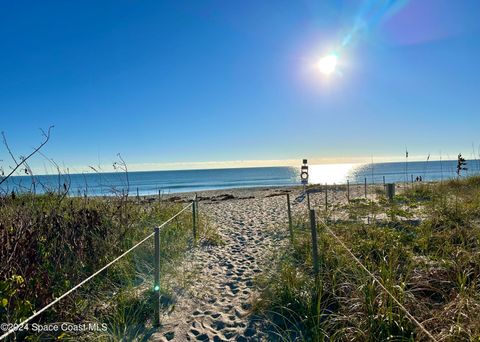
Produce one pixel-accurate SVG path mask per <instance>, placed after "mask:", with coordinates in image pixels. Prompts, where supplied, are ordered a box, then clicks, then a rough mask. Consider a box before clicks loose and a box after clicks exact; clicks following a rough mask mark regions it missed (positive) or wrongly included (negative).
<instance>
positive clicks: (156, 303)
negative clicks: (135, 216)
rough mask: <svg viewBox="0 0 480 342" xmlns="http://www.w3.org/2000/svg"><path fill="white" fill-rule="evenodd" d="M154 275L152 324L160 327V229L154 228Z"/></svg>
mask: <svg viewBox="0 0 480 342" xmlns="http://www.w3.org/2000/svg"><path fill="white" fill-rule="evenodd" d="M154 231H155V263H154V264H155V274H154V283H153V295H154V298H153V305H154V308H153V313H154V317H153V322H154V325H155V326H157V327H158V326H159V325H160V228H158V227H155V228H154Z"/></svg>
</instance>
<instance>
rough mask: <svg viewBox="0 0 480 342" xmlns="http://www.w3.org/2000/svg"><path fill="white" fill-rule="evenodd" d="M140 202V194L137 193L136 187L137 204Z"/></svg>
mask: <svg viewBox="0 0 480 342" xmlns="http://www.w3.org/2000/svg"><path fill="white" fill-rule="evenodd" d="M139 200H140V194H139V192H138V186H137V202H138V201H139Z"/></svg>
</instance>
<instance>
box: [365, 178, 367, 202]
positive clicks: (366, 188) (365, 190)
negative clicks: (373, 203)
mask: <svg viewBox="0 0 480 342" xmlns="http://www.w3.org/2000/svg"><path fill="white" fill-rule="evenodd" d="M365 198H367V177H365Z"/></svg>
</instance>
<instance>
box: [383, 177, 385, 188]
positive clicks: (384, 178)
mask: <svg viewBox="0 0 480 342" xmlns="http://www.w3.org/2000/svg"><path fill="white" fill-rule="evenodd" d="M383 186H385V176H383Z"/></svg>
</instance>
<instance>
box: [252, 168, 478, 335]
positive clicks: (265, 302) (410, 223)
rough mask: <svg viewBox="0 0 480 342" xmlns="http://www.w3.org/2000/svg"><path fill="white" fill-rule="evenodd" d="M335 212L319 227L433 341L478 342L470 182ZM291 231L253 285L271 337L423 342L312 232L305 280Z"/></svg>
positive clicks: (302, 248) (299, 238)
mask: <svg viewBox="0 0 480 342" xmlns="http://www.w3.org/2000/svg"><path fill="white" fill-rule="evenodd" d="M335 211H336V212H331V211H330V212H329V213H328V217H323V219H324V220H327V224H328V227H330V228H331V229H332V231H333V232H334V233H335V234H336V235H337V236H338V237H340V238H341V240H342V241H343V242H344V243H345V244H346V245H347V246H348V247H349V248H350V249H351V250H352V252H353V253H354V255H355V256H356V257H357V258H359V259H360V261H361V262H362V263H363V264H364V265H365V266H366V267H367V268H368V269H369V270H370V271H371V272H372V273H374V275H375V276H376V277H377V279H379V280H380V281H381V283H382V284H383V285H384V286H385V287H386V288H387V289H388V290H389V291H390V292H391V293H392V294H393V295H394V296H395V297H396V298H397V299H398V300H399V301H400V302H401V303H402V305H403V306H405V307H406V308H407V309H408V311H409V312H410V313H411V314H412V315H413V316H414V317H416V319H417V320H418V321H420V322H422V324H423V326H424V327H425V328H426V329H427V330H428V331H429V332H431V333H432V334H433V336H434V337H435V338H436V339H438V340H445V341H479V340H480V291H479V289H480V242H479V239H480V221H479V219H480V177H471V178H466V179H461V180H452V181H448V182H444V183H442V184H440V183H436V184H421V185H416V186H414V187H412V188H410V189H407V190H406V191H404V192H402V193H401V194H399V195H397V196H396V198H395V200H394V202H393V203H390V202H388V201H387V200H386V199H385V198H384V197H383V196H381V195H380V196H377V199H376V200H374V201H373V200H372V201H369V200H364V199H362V200H355V201H352V202H350V203H349V204H348V205H342V206H337V208H336V209H335ZM324 215H326V214H324ZM332 217H337V219H335V220H333V219H331V218H332ZM366 217H368V220H365V218H366ZM294 222H296V225H295V237H296V239H295V242H294V244H293V245H291V246H290V248H289V249H288V250H286V251H285V252H284V253H283V254H282V255H281V256H280V257H279V259H278V263H277V264H278V266H277V267H276V268H275V269H273V270H272V271H271V273H270V274H267V275H265V276H263V277H261V278H259V279H258V281H259V285H260V287H261V288H263V291H262V294H261V296H260V298H259V299H258V301H257V302H256V305H255V308H256V311H257V312H258V313H260V314H261V315H263V316H264V317H265V318H266V319H267V321H268V322H269V328H270V330H271V331H272V336H274V337H272V338H278V339H280V340H285V341H294V340H302V341H326V340H332V341H352V340H357V341H385V340H391V341H414V340H415V341H422V340H429V338H428V337H427V336H426V334H425V333H424V332H422V330H421V329H419V328H418V327H417V326H416V325H415V324H413V323H412V322H411V321H410V320H409V319H408V317H407V316H406V314H405V313H404V312H403V311H402V310H401V309H400V308H399V307H398V305H396V304H395V302H394V301H393V300H392V299H391V298H390V297H389V296H388V295H387V294H386V293H385V292H384V291H383V290H382V289H381V288H380V287H379V285H378V284H376V283H375V282H374V281H373V280H372V278H370V277H369V276H368V275H367V274H366V272H364V271H363V270H361V269H360V268H359V267H358V265H357V264H356V263H355V262H354V260H353V259H352V257H351V256H350V255H349V254H347V252H346V251H345V250H344V249H343V248H342V247H341V246H340V245H339V243H338V242H337V241H336V240H335V239H334V238H333V236H332V235H331V234H329V233H328V232H327V230H326V229H325V228H324V227H323V226H322V225H321V224H318V227H317V231H318V236H319V237H318V242H319V260H320V275H319V277H318V278H315V276H314V274H313V272H312V257H311V254H312V253H311V235H310V231H309V229H308V227H309V224H308V222H307V216H306V215H301V216H299V217H297V218H296V220H294ZM367 222H369V223H367Z"/></svg>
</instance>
